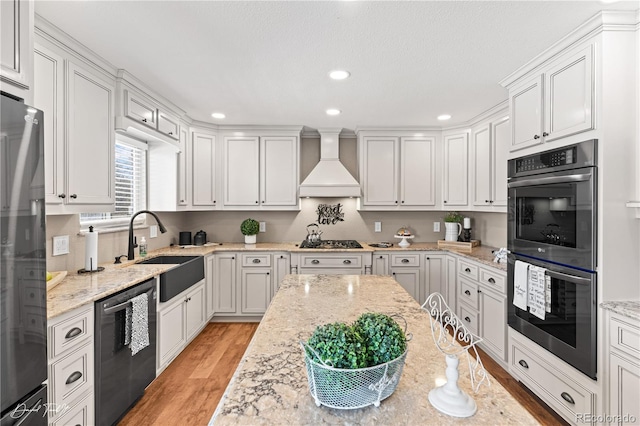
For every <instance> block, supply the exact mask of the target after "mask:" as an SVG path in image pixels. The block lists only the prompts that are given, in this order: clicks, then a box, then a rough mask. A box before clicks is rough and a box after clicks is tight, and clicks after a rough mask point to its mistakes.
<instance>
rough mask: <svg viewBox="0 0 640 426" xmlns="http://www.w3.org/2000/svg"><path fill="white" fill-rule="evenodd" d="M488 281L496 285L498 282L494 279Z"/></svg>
mask: <svg viewBox="0 0 640 426" xmlns="http://www.w3.org/2000/svg"><path fill="white" fill-rule="evenodd" d="M487 281H489V282H490V283H491V284H495V283H496V280H494V279H493V278H489V279H488V280H487Z"/></svg>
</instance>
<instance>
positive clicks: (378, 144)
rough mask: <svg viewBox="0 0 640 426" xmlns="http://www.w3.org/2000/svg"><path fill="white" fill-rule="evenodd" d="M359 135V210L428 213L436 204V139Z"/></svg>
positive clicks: (360, 133) (433, 136)
mask: <svg viewBox="0 0 640 426" xmlns="http://www.w3.org/2000/svg"><path fill="white" fill-rule="evenodd" d="M397 133H398V134H396V135H392V136H382V135H377V134H376V132H373V131H370V132H367V131H362V132H359V135H358V137H359V141H358V151H359V156H360V161H359V163H360V178H361V182H360V183H361V185H362V189H363V191H362V192H363V198H362V199H361V201H360V208H361V209H362V210H367V209H368V210H428V209H433V208H435V205H436V136H435V135H429V136H409V135H406V136H403V135H401V132H397Z"/></svg>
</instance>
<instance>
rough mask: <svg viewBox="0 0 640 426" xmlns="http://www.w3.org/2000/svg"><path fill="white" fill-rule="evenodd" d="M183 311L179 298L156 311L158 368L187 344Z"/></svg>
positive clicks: (181, 300)
mask: <svg viewBox="0 0 640 426" xmlns="http://www.w3.org/2000/svg"><path fill="white" fill-rule="evenodd" d="M184 310H185V303H184V299H182V298H179V299H175V301H173V302H172V303H171V304H169V306H165V307H162V308H161V309H160V310H159V311H158V349H157V351H158V362H157V364H158V365H157V367H158V368H162V367H163V366H165V365H166V364H167V363H168V362H169V361H171V360H172V359H173V357H174V356H175V355H176V354H178V353H179V352H180V351H181V350H182V348H183V347H184V345H185V344H186V343H187V336H186V332H185V324H184Z"/></svg>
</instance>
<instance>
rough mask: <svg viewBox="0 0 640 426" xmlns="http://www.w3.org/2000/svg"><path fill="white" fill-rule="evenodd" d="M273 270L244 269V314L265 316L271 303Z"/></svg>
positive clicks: (242, 307)
mask: <svg viewBox="0 0 640 426" xmlns="http://www.w3.org/2000/svg"><path fill="white" fill-rule="evenodd" d="M271 277H272V275H271V269H269V268H251V267H249V268H243V269H242V284H241V285H242V306H241V311H242V313H243V314H264V313H265V312H266V311H267V307H268V306H269V303H270V302H271V294H272V290H271Z"/></svg>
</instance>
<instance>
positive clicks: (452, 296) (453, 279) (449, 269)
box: [442, 256, 458, 312]
mask: <svg viewBox="0 0 640 426" xmlns="http://www.w3.org/2000/svg"><path fill="white" fill-rule="evenodd" d="M456 263H457V260H456V258H455V257H453V256H447V259H446V266H445V273H446V283H447V292H446V294H445V293H442V295H443V296H444V297H445V298H446V300H447V304H448V305H449V307H450V308H451V309H452V310H453V311H454V312H456V306H457V305H456V304H457V298H456V291H458V290H457V281H458V271H457V268H456Z"/></svg>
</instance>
